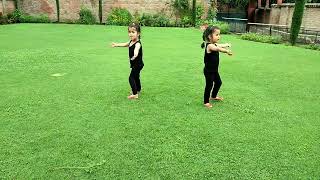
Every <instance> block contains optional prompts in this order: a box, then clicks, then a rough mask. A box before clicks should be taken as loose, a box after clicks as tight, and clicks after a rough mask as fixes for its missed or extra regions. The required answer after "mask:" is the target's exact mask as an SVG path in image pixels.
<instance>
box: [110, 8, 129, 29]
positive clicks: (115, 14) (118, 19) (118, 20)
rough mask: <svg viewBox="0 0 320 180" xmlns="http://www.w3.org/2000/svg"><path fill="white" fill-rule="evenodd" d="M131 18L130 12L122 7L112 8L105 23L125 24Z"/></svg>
mask: <svg viewBox="0 0 320 180" xmlns="http://www.w3.org/2000/svg"><path fill="white" fill-rule="evenodd" d="M131 20H132V15H131V14H130V12H129V11H128V10H126V9H123V8H114V9H112V11H111V13H110V14H109V16H108V18H107V22H106V24H109V25H120V26H127V25H129V23H130V22H131Z"/></svg>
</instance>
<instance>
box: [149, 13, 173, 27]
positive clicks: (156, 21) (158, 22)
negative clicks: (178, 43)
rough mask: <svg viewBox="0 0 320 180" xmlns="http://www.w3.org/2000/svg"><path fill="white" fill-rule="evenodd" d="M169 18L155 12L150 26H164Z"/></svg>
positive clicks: (168, 21)
mask: <svg viewBox="0 0 320 180" xmlns="http://www.w3.org/2000/svg"><path fill="white" fill-rule="evenodd" d="M169 24H170V20H169V18H167V17H166V16H165V15H163V14H160V13H159V14H155V15H153V24H151V26H155V27H166V26H169Z"/></svg>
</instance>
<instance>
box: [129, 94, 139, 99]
mask: <svg viewBox="0 0 320 180" xmlns="http://www.w3.org/2000/svg"><path fill="white" fill-rule="evenodd" d="M138 98H139V96H138V94H136V95H133V94H131V95H130V96H128V99H138Z"/></svg>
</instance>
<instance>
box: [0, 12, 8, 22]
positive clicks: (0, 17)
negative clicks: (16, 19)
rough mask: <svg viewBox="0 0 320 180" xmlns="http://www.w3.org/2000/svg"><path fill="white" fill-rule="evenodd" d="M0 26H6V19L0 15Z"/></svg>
mask: <svg viewBox="0 0 320 180" xmlns="http://www.w3.org/2000/svg"><path fill="white" fill-rule="evenodd" d="M0 24H1V25H2V24H8V17H7V16H3V15H2V14H0Z"/></svg>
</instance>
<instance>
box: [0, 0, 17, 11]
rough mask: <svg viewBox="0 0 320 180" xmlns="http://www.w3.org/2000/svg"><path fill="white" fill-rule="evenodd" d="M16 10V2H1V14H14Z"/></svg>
mask: <svg viewBox="0 0 320 180" xmlns="http://www.w3.org/2000/svg"><path fill="white" fill-rule="evenodd" d="M14 9H15V7H14V2H13V1H12V0H0V14H8V13H12V12H13V11H14Z"/></svg>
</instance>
